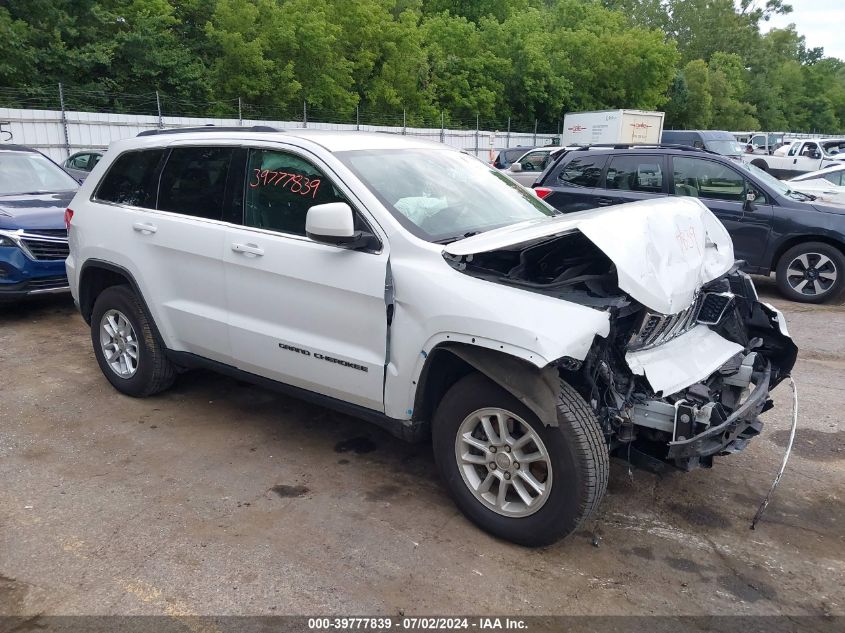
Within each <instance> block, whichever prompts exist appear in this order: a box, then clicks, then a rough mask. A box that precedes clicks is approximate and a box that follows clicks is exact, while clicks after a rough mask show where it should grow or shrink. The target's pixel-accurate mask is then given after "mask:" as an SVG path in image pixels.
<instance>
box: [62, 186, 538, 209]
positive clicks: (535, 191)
mask: <svg viewBox="0 0 845 633" xmlns="http://www.w3.org/2000/svg"><path fill="white" fill-rule="evenodd" d="M551 192H552V190H551V189H549V188H548V187H534V193H536V194H537V197H538V198H540V200H542V199H543V198H545V197H546V196H547V195H549V194H550V193H551ZM71 213H73V211H71Z"/></svg>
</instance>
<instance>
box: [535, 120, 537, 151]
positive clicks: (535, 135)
mask: <svg viewBox="0 0 845 633" xmlns="http://www.w3.org/2000/svg"><path fill="white" fill-rule="evenodd" d="M534 147H537V119H534Z"/></svg>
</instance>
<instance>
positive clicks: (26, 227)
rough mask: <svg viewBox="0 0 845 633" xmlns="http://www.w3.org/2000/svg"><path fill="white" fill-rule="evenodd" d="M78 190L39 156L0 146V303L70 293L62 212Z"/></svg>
mask: <svg viewBox="0 0 845 633" xmlns="http://www.w3.org/2000/svg"><path fill="white" fill-rule="evenodd" d="M78 187H79V183H77V182H76V181H75V180H74V179H73V178H71V177H70V176H69V175H68V174H67V173H65V172H64V171H63V170H62V168H61V167H59V166H58V165H57V164H56V163H54V162H53V161H51V160H50V159H49V158H47V157H46V156H45V155H44V154H42V153H41V152H38V151H36V150H34V149H31V148H29V147H23V146H21V145H9V144H5V143H4V144H2V145H0V301H4V302H8V301H18V300H20V299H23V298H25V297H32V296H34V295H41V294H47V293H56V292H67V291H68V283H67V276H66V275H65V262H64V260H65V258H66V257H67V254H68V244H67V228H66V227H65V223H64V213H65V209H66V208H67V206H68V204H69V203H70V200H71V198H73V195H74V193H76V190H77V188H78Z"/></svg>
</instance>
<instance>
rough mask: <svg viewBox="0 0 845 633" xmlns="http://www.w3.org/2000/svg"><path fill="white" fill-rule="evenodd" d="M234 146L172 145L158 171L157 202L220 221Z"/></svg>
mask: <svg viewBox="0 0 845 633" xmlns="http://www.w3.org/2000/svg"><path fill="white" fill-rule="evenodd" d="M234 153H235V148H233V147H175V148H173V149H172V150H171V151H170V155H169V156H168V158H167V163H166V164H165V166H164V169H163V170H162V172H161V182H160V185H159V193H158V205H157V208H158V209H159V210H161V211H172V212H174V213H182V214H184V215H191V216H194V217H197V218H207V219H210V220H221V219H222V218H223V202H224V197H225V193H226V179H227V176H228V174H229V165H230V163H231V161H232V156H233V155H234Z"/></svg>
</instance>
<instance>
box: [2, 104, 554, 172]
mask: <svg viewBox="0 0 845 633" xmlns="http://www.w3.org/2000/svg"><path fill="white" fill-rule="evenodd" d="M65 122H66V124H67V138H65V125H64V123H65ZM65 122H63V121H62V113H61V111H59V110H22V109H15V108H0V143H15V144H19V145H27V146H29V147H34V148H35V149H38V150H40V151H42V152H44V153H45V154H47V155H48V156H50V158H52V159H53V160H55V161H57V162H61V161H63V160H64V159H65V158H67V157H68V155H69V154H72V153H74V152H77V151H79V150H84V149H105V148H107V147H108V146H109V144H110V143H112V142H113V141H117V140H119V139H122V138H129V137H132V136H136V135H137V134H138V133H139V132H143V131H144V130H151V129H155V128H157V127H158V124H159V118H158V117H157V116H145V115H134V114H109V113H100V112H75V111H67V112H65ZM161 122H162V125H163V127H165V128H178V127H198V126H204V125H217V126H238V125H243V126H245V127H249V126H253V125H268V126H272V127H278V128H280V129H296V128H302V127H303V123H302V121H258V120H253V119H244V120H243V121H239V120H238V119H215V118H200V117H162V119H161ZM307 127H309V128H314V129H329V130H355V129H360V130H362V131H379V132H390V133H393V134H403V133H404V134H407V135H409V136H422V137H425V138H428V139H430V140H432V141H440V140H441V139H442V140H443V142H444V143H446V144H447V145H451V146H452V147H457V148H460V149H463V150H466V151H469V152H475V153H476V154H477V155H478V156H479V157H480V158H482V159H484V160H486V159H487V158H488V156H489V154H490V150H491V147H494V146H495V148H497V149H499V148H503V147H516V146H520V145H548V144H549V143H551V142H552V139H553V138H554V135H551V134H537V135H534V134H530V133H517V132H512V133H510V134H506V133H504V132H501V131H499V132H493V131H489V130H485V131H482V130H479V131H478V132H476V131H475V130H450V129H443V130H441V129H440V128H413V127H401V126H387V125H360V126H356V124H354V123H322V122H319V121H308V123H307ZM476 150H477V151H476Z"/></svg>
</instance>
